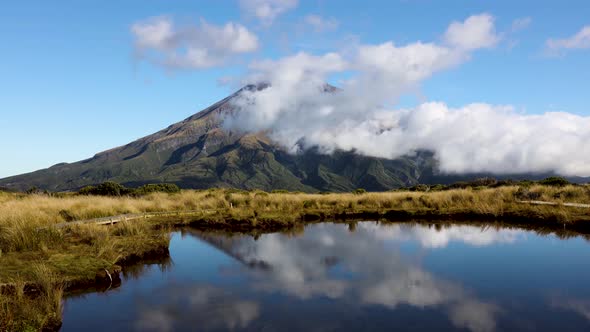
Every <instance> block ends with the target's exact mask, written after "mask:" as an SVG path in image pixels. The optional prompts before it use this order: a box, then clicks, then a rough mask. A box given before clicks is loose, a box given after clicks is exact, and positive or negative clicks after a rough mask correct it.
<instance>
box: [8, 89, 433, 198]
mask: <svg viewBox="0 0 590 332" xmlns="http://www.w3.org/2000/svg"><path fill="white" fill-rule="evenodd" d="M257 88H264V87H256V86H246V87H244V88H243V89H257ZM240 91H241V90H240ZM240 91H238V92H236V93H234V94H233V95H231V96H229V97H227V98H225V99H223V100H221V101H219V102H218V103H215V104H214V105H212V106H210V107H208V108H206V109H204V110H203V111H201V112H199V113H197V114H195V115H193V116H191V117H189V118H187V119H185V120H184V121H181V122H178V123H176V124H173V125H171V126H169V127H168V128H166V129H163V130H161V131H159V132H157V133H155V134H152V135H149V136H146V137H143V138H140V139H138V140H136V141H134V142H131V143H129V144H127V145H124V146H121V147H118V148H114V149H111V150H107V151H104V152H101V153H98V154H96V155H95V156H94V157H92V158H90V159H87V160H83V161H79V162H75V163H70V164H68V163H62V164H57V165H54V166H52V167H50V168H48V169H43V170H39V171H36V172H32V173H28V174H23V175H18V176H13V177H9V178H5V179H1V180H0V186H2V187H6V188H9V189H13V190H26V189H28V188H30V187H32V186H35V187H38V188H40V189H47V190H50V191H68V190H76V189H79V188H81V187H83V186H86V185H91V184H97V183H101V182H104V181H116V182H119V183H122V184H125V185H128V186H138V185H141V184H145V183H156V182H171V183H176V184H178V185H179V186H181V187H183V188H209V187H235V188H243V189H263V190H272V189H288V190H299V191H307V192H309V191H349V190H352V189H355V188H359V187H362V188H366V189H367V190H387V189H391V188H396V187H399V186H404V185H411V184H415V183H417V182H418V180H419V179H420V176H421V174H422V172H423V168H426V169H430V168H431V164H432V162H431V159H429V158H430V157H429V156H428V155H426V157H424V156H417V157H413V158H409V157H408V158H401V159H397V160H386V159H379V158H369V157H363V156H359V155H355V154H354V153H352V152H336V153H334V154H333V155H322V154H319V153H317V151H313V150H311V151H307V152H305V153H303V154H301V155H293V154H289V153H287V152H286V151H285V150H283V149H282V148H281V147H280V146H278V145H276V144H274V143H273V142H272V141H270V140H269V139H268V138H267V137H266V136H265V135H263V134H261V133H258V134H243V133H237V132H232V131H226V130H224V129H222V128H221V120H220V117H219V115H220V114H223V113H227V112H233V111H234V109H233V108H232V104H231V100H232V98H234V97H235V96H236V95H237V94H238V93H240Z"/></svg>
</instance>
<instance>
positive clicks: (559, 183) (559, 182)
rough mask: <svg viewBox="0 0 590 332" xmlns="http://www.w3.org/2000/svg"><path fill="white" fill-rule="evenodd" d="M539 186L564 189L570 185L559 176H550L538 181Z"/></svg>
mask: <svg viewBox="0 0 590 332" xmlns="http://www.w3.org/2000/svg"><path fill="white" fill-rule="evenodd" d="M539 184H542V185H544V186H554V187H564V186H567V185H568V184H570V182H569V181H568V180H566V179H565V178H563V177H561V176H550V177H548V178H546V179H543V180H541V181H539Z"/></svg>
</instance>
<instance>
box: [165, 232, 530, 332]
mask: <svg viewBox="0 0 590 332" xmlns="http://www.w3.org/2000/svg"><path fill="white" fill-rule="evenodd" d="M312 227H313V229H309V230H308V231H306V232H304V233H303V234H301V235H300V236H297V237H292V236H287V235H285V234H280V233H277V234H266V235H262V236H260V237H259V238H257V239H255V238H253V237H251V236H243V235H240V236H231V237H230V236H224V235H221V234H211V233H205V232H200V231H197V230H188V231H187V232H189V233H190V234H192V235H194V236H196V237H198V238H199V239H201V240H203V241H206V242H208V243H209V244H211V245H213V246H215V247H216V248H218V249H219V250H222V251H224V252H225V253H227V254H228V255H230V256H232V257H234V258H236V259H237V260H238V261H240V262H241V263H242V265H243V267H244V270H245V273H246V275H247V278H246V279H247V282H248V288H249V289H250V290H252V291H255V292H262V293H266V294H281V295H283V296H289V297H292V298H296V299H299V300H306V301H310V300H314V299H318V298H319V299H321V298H327V299H331V300H334V301H339V302H343V303H350V304H354V305H357V306H363V305H364V306H371V305H377V306H381V307H383V308H387V309H389V310H393V309H396V308H397V307H398V306H411V307H414V308H417V309H433V310H438V311H440V312H442V313H444V314H445V315H446V316H447V317H448V320H449V321H450V322H451V323H452V324H453V325H454V326H455V327H457V328H466V329H469V330H471V331H474V332H479V331H481V332H485V331H493V330H495V327H496V322H495V319H496V316H497V315H498V314H499V313H500V311H499V309H498V308H497V306H496V305H494V304H493V303H489V302H486V301H483V300H479V299H477V298H476V297H475V296H474V295H473V294H471V293H470V292H469V291H467V290H465V289H464V288H463V287H462V286H461V285H459V284H457V283H454V282H452V281H448V280H443V279H441V278H437V277H436V276H435V275H433V274H432V273H430V272H428V271H426V270H424V269H423V268H422V267H421V266H420V263H419V259H418V258H417V257H413V256H411V255H408V254H406V255H403V254H402V252H401V251H400V250H399V249H398V247H399V246H396V245H395V244H398V243H400V242H403V241H407V240H413V241H417V242H418V243H420V244H421V245H422V246H423V247H428V248H430V247H433V248H438V247H441V246H445V245H447V244H448V243H449V242H451V241H462V242H464V243H467V244H472V245H478V246H482V245H487V244H491V243H494V242H512V241H514V240H515V239H517V238H518V237H519V236H521V233H520V232H519V231H513V230H502V231H489V232H485V231H482V229H479V228H477V227H467V226H455V227H453V228H450V229H438V230H437V229H432V228H430V229H429V228H427V227H416V226H414V227H405V226H403V225H402V226H399V225H397V226H389V227H384V226H380V225H378V224H376V223H361V224H359V225H358V226H357V227H356V231H355V232H350V231H349V228H348V227H347V226H346V225H334V224H320V225H314V226H312ZM241 272H244V271H241ZM186 296H188V295H186ZM252 307H254V304H252ZM232 308H234V309H235V306H232V305H230V306H229V308H227V309H228V310H232ZM252 312H253V310H252ZM219 314H221V313H219ZM224 314H225V313H224ZM154 317H155V316H154ZM242 317H243V316H242ZM213 321H217V320H216V319H213ZM240 324H241V325H240ZM240 324H236V323H233V324H231V325H232V326H231V327H240V326H241V327H244V324H247V320H241V321H240Z"/></svg>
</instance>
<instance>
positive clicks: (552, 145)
mask: <svg viewBox="0 0 590 332" xmlns="http://www.w3.org/2000/svg"><path fill="white" fill-rule="evenodd" d="M493 21H494V20H493V18H492V17H491V16H489V15H487V14H482V15H475V16H471V17H469V18H467V19H466V20H465V21H463V22H461V23H459V22H453V23H451V24H450V26H449V28H448V29H447V33H446V34H445V36H444V38H443V41H442V42H441V43H435V42H431V43H425V42H414V43H409V44H406V45H396V44H395V43H393V42H391V41H389V42H385V43H381V44H376V45H363V44H361V45H358V46H355V48H354V50H353V51H352V52H342V53H326V54H324V55H311V54H307V53H298V54H296V55H292V56H288V57H285V58H282V59H279V60H267V61H261V62H255V63H254V64H252V65H251V66H250V74H249V75H248V77H246V78H245V80H244V81H245V82H246V83H258V82H260V81H264V82H267V83H270V86H269V87H268V88H266V89H262V90H258V91H256V90H249V91H244V92H243V93H242V94H241V95H240V96H239V97H238V98H236V99H234V100H233V101H232V102H233V103H234V106H235V107H237V108H238V109H239V110H240V111H239V112H235V113H233V114H232V115H230V116H229V117H228V118H226V119H225V121H224V125H225V126H226V128H230V129H239V130H244V131H248V132H258V131H265V132H266V133H267V134H268V135H269V136H270V138H271V139H273V140H274V141H276V142H278V143H279V144H281V145H283V146H284V147H286V148H287V150H288V151H290V152H292V153H299V152H300V151H302V150H305V149H308V148H312V147H316V148H318V149H319V151H320V152H323V153H332V152H334V151H336V150H345V151H355V152H357V153H359V154H363V155H367V156H373V157H383V158H397V157H401V156H404V155H412V154H414V153H416V152H418V151H423V150H429V151H432V152H434V154H435V158H436V159H437V160H438V162H439V169H440V170H441V171H443V172H446V173H464V172H491V173H511V174H514V173H525V172H527V173H528V172H551V171H554V172H557V173H560V174H563V175H579V176H588V175H590V117H584V116H578V115H574V114H569V113H562V112H550V113H543V114H536V115H527V114H522V113H520V112H518V111H517V110H515V109H514V108H513V107H511V106H497V105H490V104H486V103H474V104H469V105H465V106H462V107H449V106H447V105H446V104H445V103H442V102H427V103H422V104H419V105H417V106H415V107H413V108H408V109H399V108H396V107H394V106H391V105H395V103H396V102H397V100H398V99H399V97H400V96H403V95H404V94H408V93H415V92H416V91H417V90H418V89H419V87H420V84H421V83H422V82H423V81H424V80H426V79H428V78H430V77H431V76H433V75H434V74H436V73H438V72H441V71H444V70H448V69H450V68H453V67H456V66H458V65H460V64H461V63H463V62H465V61H468V60H469V59H470V58H471V55H472V52H473V51H475V50H477V49H480V48H488V47H491V46H492V45H494V44H495V43H496V42H497V40H499V37H497V36H496V35H495V33H494V31H495V29H494V26H493ZM460 37H461V38H460ZM334 75H341V76H342V75H346V76H347V77H348V78H347V79H344V80H342V89H340V90H335V91H331V92H326V91H327V90H326V85H325V82H327V81H329V80H330V77H333V76H334ZM328 90H329V89H328Z"/></svg>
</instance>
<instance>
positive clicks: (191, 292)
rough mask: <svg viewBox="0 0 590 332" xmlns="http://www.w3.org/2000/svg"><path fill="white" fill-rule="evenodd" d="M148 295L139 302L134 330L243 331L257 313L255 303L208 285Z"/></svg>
mask: <svg viewBox="0 0 590 332" xmlns="http://www.w3.org/2000/svg"><path fill="white" fill-rule="evenodd" d="M150 295H151V297H150V299H142V300H140V303H139V317H138V319H137V321H136V324H135V328H136V330H137V331H158V332H169V331H176V330H194V329H198V330H199V331H208V330H218V329H223V330H235V329H243V328H245V327H247V326H248V325H249V324H250V322H252V321H253V320H255V319H256V318H257V317H258V316H259V314H260V306H259V304H258V303H256V302H254V301H247V300H241V299H239V298H236V297H235V296H233V295H231V294H230V293H227V292H225V291H224V290H222V289H220V288H216V287H213V286H209V285H177V286H172V287H166V288H165V289H159V290H156V291H155V293H153V294H150Z"/></svg>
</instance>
